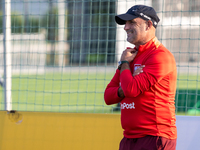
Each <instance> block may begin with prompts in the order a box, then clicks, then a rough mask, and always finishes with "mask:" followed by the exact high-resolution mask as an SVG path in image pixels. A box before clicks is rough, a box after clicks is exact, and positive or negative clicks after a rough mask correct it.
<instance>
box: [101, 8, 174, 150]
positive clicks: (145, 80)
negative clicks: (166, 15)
mask: <svg viewBox="0 0 200 150" xmlns="http://www.w3.org/2000/svg"><path fill="white" fill-rule="evenodd" d="M159 20H160V19H159V18H158V16H157V14H156V12H155V10H154V9H153V8H152V7H148V6H144V5H135V6H133V7H131V8H130V9H129V10H128V11H127V12H126V13H125V14H121V15H117V16H115V21H116V22H117V23H118V24H120V25H125V26H124V30H125V31H126V33H127V41H128V42H130V43H132V44H134V45H135V48H127V49H126V50H124V51H123V53H122V55H121V60H120V65H119V67H118V69H117V70H116V73H115V75H114V77H113V78H112V80H111V81H110V83H109V84H108V85H107V87H106V89H105V93H104V99H105V102H106V104H107V105H111V104H116V103H119V102H120V105H121V124H122V128H123V129H124V138H123V139H122V140H121V142H120V148H119V149H120V150H144V149H145V150H157V149H159V150H161V149H162V150H175V149H176V138H177V129H176V125H175V121H176V118H175V106H174V99H175V91H176V79H177V72H176V63H175V59H174V56H173V55H172V54H171V52H170V51H169V50H167V49H166V48H165V47H164V46H163V45H162V44H161V43H160V42H159V41H158V39H157V38H156V37H155V31H156V27H157V24H158V22H159Z"/></svg>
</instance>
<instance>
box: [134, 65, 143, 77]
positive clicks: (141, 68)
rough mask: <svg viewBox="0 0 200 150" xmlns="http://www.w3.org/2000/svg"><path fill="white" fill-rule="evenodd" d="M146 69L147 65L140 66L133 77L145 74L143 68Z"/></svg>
mask: <svg viewBox="0 0 200 150" xmlns="http://www.w3.org/2000/svg"><path fill="white" fill-rule="evenodd" d="M144 67H145V65H142V66H140V67H139V68H137V69H136V70H135V71H134V72H133V77H134V76H136V75H139V74H140V73H142V72H143V68H144Z"/></svg>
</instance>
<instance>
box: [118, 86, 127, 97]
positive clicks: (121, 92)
mask: <svg viewBox="0 0 200 150" xmlns="http://www.w3.org/2000/svg"><path fill="white" fill-rule="evenodd" d="M118 96H119V97H121V98H123V97H125V96H124V92H123V90H122V88H121V86H120V87H119V89H118Z"/></svg>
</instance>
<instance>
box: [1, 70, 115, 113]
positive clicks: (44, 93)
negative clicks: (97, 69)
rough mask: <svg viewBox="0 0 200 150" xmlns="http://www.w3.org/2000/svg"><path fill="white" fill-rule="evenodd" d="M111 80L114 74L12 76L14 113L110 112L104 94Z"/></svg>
mask: <svg viewBox="0 0 200 150" xmlns="http://www.w3.org/2000/svg"><path fill="white" fill-rule="evenodd" d="M111 78H112V74H109V75H105V74H96V73H92V74H87V73H85V74H78V73H73V74H70V73H64V74H60V73H54V74H44V75H20V76H19V75H18V76H17V75H14V76H12V102H13V109H14V110H21V111H56V112H96V113H100V112H110V110H111V107H113V106H107V105H105V103H104V98H103V94H104V89H105V87H106V85H107V83H108V82H109V81H110V79H111ZM1 90H2V88H1ZM2 93H3V92H0V97H3V96H2ZM1 103H3V100H2V102H1ZM1 108H3V107H1Z"/></svg>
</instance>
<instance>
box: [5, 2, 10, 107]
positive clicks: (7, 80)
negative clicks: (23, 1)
mask: <svg viewBox="0 0 200 150" xmlns="http://www.w3.org/2000/svg"><path fill="white" fill-rule="evenodd" d="M3 36H4V37H3V47H4V80H3V87H4V109H5V110H12V97H11V87H12V59H11V57H12V56H11V52H12V51H11V48H12V47H11V1H10V0H3Z"/></svg>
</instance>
